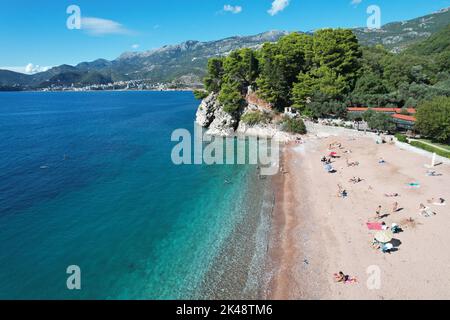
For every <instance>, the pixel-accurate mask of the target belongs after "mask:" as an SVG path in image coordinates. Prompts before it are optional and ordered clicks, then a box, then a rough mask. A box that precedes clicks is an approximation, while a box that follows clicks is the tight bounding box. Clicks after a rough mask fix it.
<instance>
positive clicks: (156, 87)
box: [37, 80, 197, 92]
mask: <svg viewBox="0 0 450 320" xmlns="http://www.w3.org/2000/svg"><path fill="white" fill-rule="evenodd" d="M195 89H197V88H196V87H193V86H188V85H186V84H181V83H176V82H171V83H151V82H149V81H148V80H130V81H116V82H111V83H107V84H91V85H86V86H76V85H74V84H72V85H70V86H67V85H55V84H52V85H51V86H49V87H45V88H40V89H38V90H37V91H43V92H52V91H193V90H195Z"/></svg>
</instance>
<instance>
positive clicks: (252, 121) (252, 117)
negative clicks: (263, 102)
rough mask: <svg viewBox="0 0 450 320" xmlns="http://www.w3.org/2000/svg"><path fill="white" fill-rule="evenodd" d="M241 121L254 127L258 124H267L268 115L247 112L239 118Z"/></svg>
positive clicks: (258, 112)
mask: <svg viewBox="0 0 450 320" xmlns="http://www.w3.org/2000/svg"><path fill="white" fill-rule="evenodd" d="M241 121H242V122H244V123H246V124H248V125H250V126H254V125H257V124H260V123H267V122H268V121H269V115H267V114H265V113H263V112H260V111H255V112H249V113H246V114H244V115H243V116H242V117H241Z"/></svg>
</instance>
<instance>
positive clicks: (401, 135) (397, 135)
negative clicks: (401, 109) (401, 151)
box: [395, 133, 408, 143]
mask: <svg viewBox="0 0 450 320" xmlns="http://www.w3.org/2000/svg"><path fill="white" fill-rule="evenodd" d="M395 137H396V138H397V140H398V141H400V142H404V143H408V138H407V137H406V136H405V135H404V134H401V133H397V134H396V135H395Z"/></svg>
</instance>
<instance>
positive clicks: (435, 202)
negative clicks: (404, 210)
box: [427, 198, 446, 206]
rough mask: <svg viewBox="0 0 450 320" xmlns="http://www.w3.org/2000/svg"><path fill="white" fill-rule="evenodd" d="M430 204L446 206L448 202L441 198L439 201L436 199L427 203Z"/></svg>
mask: <svg viewBox="0 0 450 320" xmlns="http://www.w3.org/2000/svg"><path fill="white" fill-rule="evenodd" d="M427 202H428V203H430V204H433V205H435V206H445V205H446V202H445V199H444V198H439V199H437V200H436V199H434V198H431V199H430V200H428V201H427Z"/></svg>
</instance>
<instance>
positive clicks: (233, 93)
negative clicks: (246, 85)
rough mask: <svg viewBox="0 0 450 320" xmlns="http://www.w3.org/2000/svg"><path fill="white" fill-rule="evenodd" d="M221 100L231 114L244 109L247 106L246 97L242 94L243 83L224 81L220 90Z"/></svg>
mask: <svg viewBox="0 0 450 320" xmlns="http://www.w3.org/2000/svg"><path fill="white" fill-rule="evenodd" d="M219 102H220V103H221V104H222V105H223V110H224V111H225V112H227V113H230V114H232V113H234V112H236V111H238V110H240V109H242V108H243V107H244V106H245V99H244V97H243V95H242V91H241V84H240V83H238V82H234V83H228V82H226V83H224V84H223V85H222V89H221V90H220V94H219Z"/></svg>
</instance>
